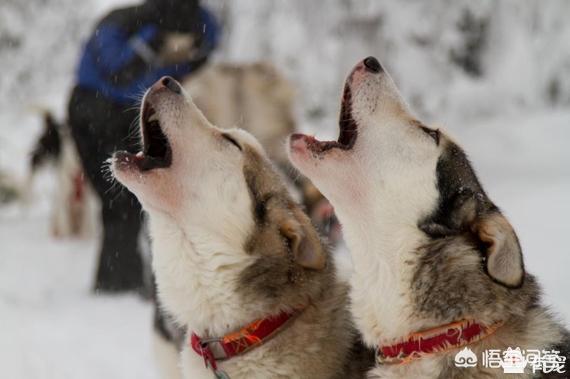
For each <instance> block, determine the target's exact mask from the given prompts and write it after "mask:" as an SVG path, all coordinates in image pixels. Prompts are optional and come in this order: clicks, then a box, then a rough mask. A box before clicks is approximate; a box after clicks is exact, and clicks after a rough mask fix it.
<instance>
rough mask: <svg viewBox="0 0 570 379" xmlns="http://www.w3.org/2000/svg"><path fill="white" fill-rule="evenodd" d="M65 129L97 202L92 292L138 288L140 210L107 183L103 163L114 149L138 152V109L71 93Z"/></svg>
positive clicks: (80, 92) (84, 93) (90, 94)
mask: <svg viewBox="0 0 570 379" xmlns="http://www.w3.org/2000/svg"><path fill="white" fill-rule="evenodd" d="M68 112H69V113H68V115H69V124H70V126H71V134H72V136H73V139H74V140H75V143H76V146H77V150H78V152H79V156H80V159H81V161H82V164H83V167H84V170H85V174H86V175H87V177H88V179H89V181H90V182H91V184H92V185H93V188H94V189H95V191H96V192H97V194H98V196H99V198H100V200H101V218H102V226H103V240H102V243H101V250H100V255H99V266H98V269H97V276H96V279H95V290H96V291H107V292H110V291H128V290H139V291H140V290H142V289H143V261H142V257H141V254H140V251H139V245H138V236H139V232H140V230H141V221H142V220H141V216H142V214H141V206H140V204H139V202H138V201H137V199H136V198H135V196H134V195H133V194H131V193H130V192H129V191H127V190H126V189H125V188H122V186H121V185H119V184H117V183H115V184H113V183H112V182H111V181H110V178H109V175H110V174H109V173H108V172H106V171H107V170H106V169H105V170H104V165H105V161H106V160H107V159H108V158H109V157H111V155H112V154H113V152H115V151H117V150H127V151H130V152H134V151H135V150H136V149H137V145H138V142H137V138H136V137H137V135H138V133H137V132H136V125H134V124H133V123H134V120H135V118H136V115H137V110H135V109H133V108H131V109H129V108H128V107H125V106H121V105H117V104H115V103H113V102H112V101H110V100H108V99H105V98H103V97H102V96H100V95H98V94H97V93H95V92H94V91H90V90H85V89H81V88H78V87H76V88H74V90H73V92H72V94H71V98H70V101H69V109H68Z"/></svg>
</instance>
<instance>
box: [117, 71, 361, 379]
mask: <svg viewBox="0 0 570 379" xmlns="http://www.w3.org/2000/svg"><path fill="white" fill-rule="evenodd" d="M141 134H142V142H143V144H142V145H143V150H142V151H141V152H140V153H138V154H136V155H133V154H129V153H126V152H118V153H116V154H115V155H114V157H113V159H112V171H113V173H114V175H115V177H116V178H117V179H118V180H119V181H120V182H121V183H122V184H124V185H125V186H126V187H127V188H128V189H129V190H130V191H132V192H133V193H135V194H136V196H137V197H138V199H139V200H140V202H141V203H142V205H143V207H144V209H145V211H146V212H147V213H148V215H149V221H150V227H149V229H150V234H151V239H152V256H153V260H152V266H153V270H154V273H155V275H156V281H157V284H158V296H159V299H160V301H161V303H162V304H163V305H164V307H166V309H167V310H168V311H169V313H170V314H172V315H173V316H174V317H175V319H176V321H177V322H179V323H180V324H181V325H183V326H184V327H186V329H187V330H188V332H189V333H192V334H193V336H192V338H191V339H190V338H189V341H188V342H187V343H186V344H185V346H184V350H183V351H182V358H181V361H182V370H183V375H184V377H185V378H188V379H190V378H192V379H198V378H211V377H212V376H213V372H212V371H213V370H210V369H209V368H207V367H205V364H204V363H205V360H204V357H202V356H201V354H202V355H205V354H206V352H207V354H211V355H212V356H215V357H214V359H213V362H212V361H208V364H209V366H210V368H212V367H213V366H214V365H215V366H216V367H214V368H215V371H216V375H219V377H226V376H224V375H227V376H229V377H231V378H233V379H238V378H263V379H270V378H307V379H309V378H310V379H318V378H339V379H341V378H359V377H363V376H364V374H365V372H366V370H367V368H369V367H370V365H369V364H368V365H367V364H366V362H369V363H372V356H371V355H370V354H367V353H366V351H365V350H364V349H362V345H361V344H360V343H359V340H358V338H357V336H356V333H355V330H354V328H353V326H352V324H351V320H350V317H349V311H348V307H347V301H346V300H347V296H348V286H347V285H345V284H343V283H341V282H340V281H339V280H337V279H336V276H335V266H334V264H333V261H332V260H331V257H330V256H329V254H328V251H327V249H326V247H325V246H324V245H323V244H322V242H321V240H320V238H319V236H318V235H317V232H316V230H315V228H314V227H313V226H312V224H311V222H310V220H309V218H308V217H307V216H306V215H305V214H304V212H303V211H302V209H301V207H300V205H299V204H297V202H295V201H294V200H293V199H292V197H291V196H290V194H289V192H288V191H287V188H286V186H285V185H284V182H283V180H282V178H281V177H280V176H279V175H278V174H277V172H276V171H275V169H274V168H273V166H272V164H271V163H270V161H269V160H268V158H267V157H266V154H265V152H264V150H263V148H262V147H261V145H260V144H259V143H258V142H257V140H256V139H255V138H254V137H253V136H251V135H250V134H249V133H247V132H245V131H243V130H239V129H231V130H222V129H219V128H217V127H214V126H213V125H211V124H210V123H209V121H208V120H207V119H206V118H205V117H204V116H203V114H202V113H201V112H200V110H199V109H198V108H197V107H196V106H195V105H194V103H193V102H192V100H191V98H190V97H189V96H186V94H185V93H184V91H183V90H182V88H181V87H180V85H179V84H178V83H177V82H176V81H175V80H174V79H172V78H168V77H166V78H163V79H161V80H160V81H159V82H157V83H156V84H155V85H154V86H153V87H152V88H151V89H150V90H149V91H148V92H147V93H146V95H145V97H144V100H143V105H142V110H141ZM284 312H285V313H287V314H289V313H291V314H293V313H294V314H295V316H294V317H291V319H290V320H289V321H287V324H286V327H283V328H279V329H278V330H277V331H276V332H275V333H272V335H271V336H270V337H271V338H267V339H266V340H262V343H260V344H258V343H257V342H256V340H255V338H257V337H256V335H253V334H250V332H251V331H252V330H259V325H260V324H259V323H258V322H257V320H269V319H271V320H274V319H275V318H272V317H273V316H274V315H282V314H283V313H284ZM251 333H253V332H251ZM195 336H198V337H196V339H195ZM198 338H200V341H202V342H201V343H198V344H197V343H195V342H196V341H197V340H198ZM235 340H239V341H241V342H240V343H246V344H253V345H254V346H250V347H248V348H247V349H246V351H245V352H243V354H238V355H235V356H232V357H230V358H229V359H224V358H226V357H224V355H225V354H228V350H227V349H226V347H227V344H228V343H231V342H232V341H235ZM226 341H230V342H226ZM252 341H253V342H252ZM223 344H225V345H223ZM190 345H191V346H192V348H191V347H190ZM222 345H223V346H222ZM224 346H226V347H224ZM220 347H223V351H221V350H220ZM234 347H235V348H236V349H241V348H242V347H241V346H234ZM234 347H232V348H234ZM193 349H194V350H196V351H193ZM216 349H217V350H216ZM217 355H220V357H218V356H217Z"/></svg>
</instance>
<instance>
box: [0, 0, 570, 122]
mask: <svg viewBox="0 0 570 379" xmlns="http://www.w3.org/2000/svg"><path fill="white" fill-rule="evenodd" d="M125 3H127V2H126V1H124V0H119V1H113V0H104V1H102V0H83V1H73V0H26V1H21V0H2V2H0V110H2V108H3V107H9V106H12V105H14V104H16V105H19V106H24V105H26V104H37V103H42V104H46V103H47V104H49V105H55V106H58V107H60V108H61V109H63V104H64V103H65V101H66V97H67V94H66V92H67V90H68V88H69V86H70V85H71V84H72V82H73V71H74V65H75V63H76V61H77V58H78V54H79V50H80V46H81V41H82V40H83V39H84V38H86V36H87V35H88V34H89V32H90V31H91V30H92V28H93V24H94V22H95V21H96V19H97V18H99V17H100V16H101V15H102V14H103V13H104V12H106V11H107V10H108V9H110V8H111V7H113V6H115V5H121V4H125ZM206 3H207V4H209V5H210V6H211V7H212V8H213V9H214V10H215V11H216V13H217V14H218V15H219V16H220V18H221V19H222V21H223V23H224V24H225V37H224V42H223V46H222V47H221V48H220V50H219V52H218V53H217V55H216V58H215V59H218V60H231V61H247V60H254V59H265V60H269V61H273V62H275V63H276V64H277V65H278V66H279V67H281V68H282V69H283V70H284V71H285V73H286V74H287V75H288V76H289V77H290V78H291V79H292V80H294V82H295V84H296V85H297V86H298V88H299V96H300V98H299V102H298V103H299V115H300V116H301V119H302V120H303V124H304V126H305V127H308V128H310V129H311V128H319V127H320V126H322V125H324V124H326V125H327V127H328V128H330V127H331V126H329V124H330V123H331V121H332V120H334V119H335V118H336V110H337V108H338V98H339V94H340V89H341V86H342V83H343V80H344V77H345V76H346V75H347V73H348V71H349V70H350V69H351V67H352V66H353V65H354V64H355V63H356V62H357V61H358V60H360V59H362V58H364V57H365V56H368V55H375V56H377V57H378V58H379V59H380V60H381V61H382V63H383V64H384V65H385V66H386V68H387V69H388V70H389V71H390V72H391V74H392V76H393V77H394V79H395V80H396V82H397V84H398V85H399V86H400V88H401V90H402V91H403V92H404V94H405V96H406V98H407V99H408V100H409V102H410V103H411V105H412V107H413V109H415V110H416V111H417V112H418V113H419V114H420V115H422V116H424V117H427V118H428V120H439V121H442V118H444V119H453V120H460V119H462V118H479V117H485V116H492V115H495V114H497V113H505V112H517V111H519V110H520V109H529V108H530V109H532V108H543V107H551V106H565V107H567V106H569V105H570V23H569V22H567V18H568V17H569V16H570V2H569V1H566V0H500V1H499V0H480V1H469V0H432V1H425V0H393V1H392V0H390V1H377V0H327V1H306V0H288V1H278V0H271V1H257V0H231V1H230V0H208V1H206Z"/></svg>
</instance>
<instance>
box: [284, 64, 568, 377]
mask: <svg viewBox="0 0 570 379" xmlns="http://www.w3.org/2000/svg"><path fill="white" fill-rule="evenodd" d="M340 129H341V130H340V136H339V140H338V141H332V142H320V141H317V140H316V139H314V138H312V137H308V136H304V135H293V136H292V137H291V140H290V159H291V160H292V162H293V164H294V165H295V166H296V167H297V168H298V169H299V170H300V171H301V172H302V173H303V174H305V175H306V176H308V177H309V179H311V180H312V181H313V182H314V183H315V185H316V186H317V187H318V188H319V189H320V190H321V191H322V192H323V194H324V195H325V196H326V197H327V198H328V199H329V200H330V201H331V203H332V204H333V205H334V207H335V210H336V212H337V214H338V217H339V219H340V221H341V223H342V224H343V227H344V232H345V238H346V241H347V244H348V246H349V248H350V250H351V254H352V257H353V262H354V274H353V277H352V279H351V286H352V289H351V299H352V311H353V316H354V318H355V322H356V324H357V327H358V328H359V330H360V332H361V333H362V334H363V339H364V341H365V342H366V344H367V345H369V346H371V347H372V346H378V345H389V344H392V343H394V342H396V341H400V340H402V339H404V338H406V337H407V336H408V335H409V334H410V333H413V332H416V331H421V330H425V329H429V328H432V327H436V326H440V325H444V324H447V323H450V322H454V321H458V320H462V319H473V320H476V321H478V322H480V323H483V324H487V325H492V324H493V323H495V322H504V325H503V326H502V327H500V328H499V329H498V330H496V332H495V333H494V334H492V335H490V336H489V337H487V338H485V339H483V340H482V341H480V342H477V343H473V344H471V345H470V346H469V347H470V348H471V349H472V350H473V351H474V352H475V353H476V354H477V355H478V356H479V357H480V356H481V352H482V351H483V350H485V349H499V350H506V349H507V347H513V348H514V347H520V348H521V349H523V350H525V349H539V350H542V349H547V350H552V349H554V350H558V351H561V355H564V356H567V357H568V350H569V347H570V338H569V335H568V332H567V331H566V330H565V329H564V328H563V327H562V326H561V325H560V324H559V323H558V322H557V321H556V320H555V318H554V317H553V316H552V315H551V313H550V312H549V311H548V309H547V308H545V307H544V306H543V305H542V304H541V302H540V289H539V286H538V284H537V282H536V280H535V278H534V277H533V276H532V275H530V274H528V273H525V270H524V265H523V258H522V253H521V248H520V245H519V242H518V239H517V236H516V234H515V232H514V230H513V228H512V227H511V225H510V224H509V222H508V221H507V219H506V218H505V216H504V215H503V214H502V213H501V211H500V210H499V209H498V208H497V207H496V206H495V205H494V204H493V202H492V201H491V200H490V199H489V197H488V196H487V194H486V193H485V191H484V190H483V189H482V187H481V185H480V183H479V180H478V179H477V176H476V175H475V173H474V170H473V169H472V168H471V165H470V163H469V161H468V159H467V157H466V155H465V153H464V152H463V151H462V149H461V148H460V147H459V146H458V145H457V144H456V143H455V142H453V141H452V140H451V139H450V138H449V137H448V136H447V135H445V134H444V133H443V132H440V131H439V130H434V129H432V128H428V127H426V126H425V125H423V124H422V123H421V122H419V121H418V120H417V119H416V118H415V117H414V116H413V115H412V114H411V112H410V111H409V110H408V107H407V105H406V104H405V102H404V101H403V100H402V99H401V97H400V95H399V93H398V91H397V89H396V87H395V85H394V83H393V81H392V79H391V78H390V77H389V75H388V74H387V73H386V71H384V69H383V68H382V66H381V65H380V64H379V63H378V62H377V61H375V60H374V59H373V58H368V59H367V60H365V61H363V62H361V63H359V64H358V65H357V66H356V67H355V68H354V70H353V71H352V73H351V74H350V76H349V78H348V80H347V82H346V85H345V90H344V96H343V104H342V110H341V120H340ZM457 352H458V349H452V350H450V351H447V352H442V353H439V354H432V355H429V356H424V357H422V358H420V359H417V360H414V361H412V362H411V363H408V364H405V365H378V366H377V367H376V368H375V369H373V370H372V371H371V373H370V377H374V378H383V379H384V378H439V379H444V378H502V377H503V376H504V377H506V378H515V377H520V378H530V377H532V371H531V370H530V366H527V369H526V370H527V371H526V374H524V375H518V376H517V375H512V374H508V375H507V374H504V373H503V370H501V369H490V368H484V367H482V365H481V364H479V366H477V367H476V368H469V369H466V368H457V367H455V366H454V363H453V357H454V355H455V354H456V353H457ZM569 369H570V367H569V366H568V362H567V363H566V373H565V374H550V375H551V376H548V375H546V374H544V376H542V377H558V378H562V377H567V375H568V370H569ZM538 375H540V374H538ZM556 375H559V376H556ZM565 375H566V376H565Z"/></svg>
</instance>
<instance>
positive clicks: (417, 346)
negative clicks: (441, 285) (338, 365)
mask: <svg viewBox="0 0 570 379" xmlns="http://www.w3.org/2000/svg"><path fill="white" fill-rule="evenodd" d="M502 324H503V323H502V322H497V323H495V324H493V325H490V326H485V325H483V324H479V323H477V322H475V321H471V320H462V321H458V322H454V323H451V324H447V325H443V326H439V327H436V328H432V329H428V330H424V331H421V332H417V333H412V334H410V335H409V336H408V338H407V339H406V340H404V341H402V342H398V343H396V344H394V345H384V346H379V347H378V349H377V351H376V357H377V360H378V363H380V364H403V363H408V362H410V361H412V360H414V359H418V358H421V357H423V356H425V355H428V354H435V353H440V352H444V351H448V350H451V349H456V348H459V347H463V346H466V345H468V344H471V343H474V342H477V341H480V340H482V339H483V338H485V337H488V336H489V335H491V334H493V333H494V332H495V330H497V328H499V327H500V326H501V325H502Z"/></svg>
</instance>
